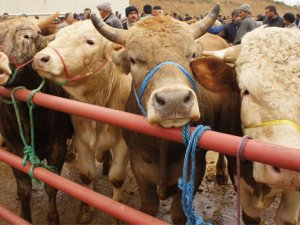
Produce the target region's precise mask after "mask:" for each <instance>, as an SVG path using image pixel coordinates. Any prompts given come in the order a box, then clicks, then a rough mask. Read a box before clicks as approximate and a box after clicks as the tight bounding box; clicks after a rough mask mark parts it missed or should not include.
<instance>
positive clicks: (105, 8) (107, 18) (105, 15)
mask: <svg viewBox="0 0 300 225" xmlns="http://www.w3.org/2000/svg"><path fill="white" fill-rule="evenodd" d="M97 9H98V10H99V12H100V16H101V18H102V19H103V21H104V22H105V23H106V24H107V25H109V26H111V27H114V28H119V29H123V26H122V23H121V21H120V20H119V18H118V17H116V15H115V14H113V13H112V9H111V5H110V3H109V2H104V3H101V4H99V5H98V6H97Z"/></svg>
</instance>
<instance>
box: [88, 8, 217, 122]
mask: <svg viewBox="0 0 300 225" xmlns="http://www.w3.org/2000/svg"><path fill="white" fill-rule="evenodd" d="M219 11H220V7H219V5H217V6H215V7H214V9H213V10H212V12H211V13H209V14H208V15H207V16H206V17H205V18H204V19H203V20H202V21H199V22H197V23H195V24H193V25H190V26H189V25H187V24H186V23H183V22H180V21H177V20H174V19H172V18H171V17H164V16H160V17H151V18H147V19H144V20H141V21H139V22H138V23H137V24H136V25H135V26H133V27H132V28H130V29H129V30H119V29H115V28H112V27H109V26H107V25H106V24H105V23H104V22H103V21H102V20H99V19H98V18H97V17H96V15H92V17H91V19H92V22H93V24H94V26H95V27H96V29H97V30H98V31H99V32H100V33H101V34H102V35H103V36H105V37H106V38H107V39H109V40H111V41H113V42H115V43H118V44H121V45H123V46H124V47H125V49H124V50H122V51H119V52H117V53H115V54H113V59H114V62H115V63H116V64H118V65H120V66H121V67H122V68H123V70H124V71H125V72H127V73H129V72H131V74H132V78H133V87H134V90H135V91H136V92H137V95H139V94H138V93H139V92H140V89H141V86H142V83H143V81H144V79H145V78H146V77H147V75H149V73H150V72H151V71H152V70H153V69H154V68H155V67H156V66H160V65H161V63H163V62H166V61H168V62H170V61H171V62H174V64H172V63H170V64H168V63H167V64H165V65H163V66H161V67H160V68H159V69H158V70H157V71H156V72H155V74H154V75H153V76H152V78H151V79H149V82H148V83H147V85H146V87H145V89H144V92H143V94H142V96H140V105H141V106H142V108H143V109H144V111H145V114H146V115H147V119H148V121H149V122H150V123H151V124H155V123H158V124H160V125H162V126H164V127H181V126H183V125H185V124H186V123H188V122H189V121H196V120H198V119H199V118H200V112H199V106H198V101H197V95H196V90H195V89H196V88H194V87H193V85H194V84H193V82H191V79H190V78H189V76H187V75H186V74H187V73H185V72H183V70H182V69H180V67H179V66H178V65H180V66H182V67H183V68H184V69H185V70H186V71H187V72H188V73H189V74H192V73H191V68H190V62H191V60H192V59H194V58H196V57H198V55H199V45H197V44H196V43H195V41H194V39H197V38H198V37H200V36H201V35H203V34H204V33H206V32H207V31H208V29H209V28H210V26H211V25H212V24H213V23H214V21H215V20H216V18H217V16H218V13H219ZM175 64H177V65H175ZM191 77H192V79H193V75H191ZM195 86H196V85H195Z"/></svg>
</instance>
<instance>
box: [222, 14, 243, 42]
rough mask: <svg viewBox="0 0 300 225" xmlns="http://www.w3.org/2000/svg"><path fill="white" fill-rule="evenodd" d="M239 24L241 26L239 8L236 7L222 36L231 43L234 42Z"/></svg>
mask: <svg viewBox="0 0 300 225" xmlns="http://www.w3.org/2000/svg"><path fill="white" fill-rule="evenodd" d="M239 26H240V17H239V10H238V9H235V10H233V11H232V12H231V22H230V23H228V24H226V25H225V27H224V29H223V30H222V32H221V34H220V36H221V37H222V38H224V39H225V40H226V41H227V42H229V43H230V44H233V42H234V39H235V37H236V34H237V31H238V29H239Z"/></svg>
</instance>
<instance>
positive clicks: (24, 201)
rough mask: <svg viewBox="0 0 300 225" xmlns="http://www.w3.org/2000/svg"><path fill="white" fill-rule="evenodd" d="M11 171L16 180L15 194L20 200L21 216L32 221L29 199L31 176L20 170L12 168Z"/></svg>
mask: <svg viewBox="0 0 300 225" xmlns="http://www.w3.org/2000/svg"><path fill="white" fill-rule="evenodd" d="M12 170H13V173H14V175H15V177H16V181H17V194H18V197H19V199H20V201H21V217H22V218H24V219H25V220H27V221H28V222H30V223H32V219H31V208H30V199H31V190H32V183H31V178H30V177H29V176H28V175H27V174H25V173H22V172H21V171H19V170H17V169H14V168H12Z"/></svg>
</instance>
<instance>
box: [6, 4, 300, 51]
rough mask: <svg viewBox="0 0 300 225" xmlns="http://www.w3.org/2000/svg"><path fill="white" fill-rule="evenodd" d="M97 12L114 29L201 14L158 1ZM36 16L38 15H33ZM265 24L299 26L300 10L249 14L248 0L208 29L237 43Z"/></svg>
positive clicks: (60, 23) (61, 23) (190, 19)
mask: <svg viewBox="0 0 300 225" xmlns="http://www.w3.org/2000/svg"><path fill="white" fill-rule="evenodd" d="M97 9H98V11H99V16H100V17H101V18H102V19H103V20H104V22H105V23H106V24H108V25H110V26H112V27H115V28H118V29H130V28H131V27H132V26H133V24H134V23H136V22H137V21H138V20H142V19H145V18H148V17H151V16H160V15H169V16H172V17H173V18H175V19H178V20H180V21H186V22H187V23H189V24H190V23H194V22H196V21H198V20H201V19H202V18H203V17H204V16H205V15H200V16H191V15H189V14H185V15H184V16H181V15H178V14H177V13H176V12H173V13H165V12H164V11H163V9H162V7H161V6H160V5H156V6H153V7H152V6H151V5H149V4H146V5H144V7H143V11H142V12H139V10H138V8H137V7H135V6H132V5H131V6H128V7H127V8H126V9H125V17H122V14H121V13H120V12H118V11H116V12H115V13H113V9H112V7H111V4H110V3H109V2H102V3H101V4H99V5H97ZM91 13H92V11H91V9H90V8H85V9H84V10H83V13H79V14H77V13H71V12H68V13H66V14H65V16H63V17H58V18H57V19H56V20H55V21H54V24H56V25H57V26H56V30H55V31H56V32H57V31H58V30H59V29H61V28H63V27H65V26H68V25H70V24H72V23H74V22H76V21H80V20H86V19H89V18H90V15H91ZM21 16H26V15H25V14H23V15H21ZM8 18H9V14H8V13H4V14H3V15H2V16H1V18H0V21H3V20H6V19H8ZM36 19H38V16H36ZM261 25H267V26H269V27H286V28H298V29H300V13H298V14H296V15H295V14H294V13H291V12H287V13H285V14H284V15H283V16H282V17H281V16H279V14H278V12H277V10H276V7H275V6H274V5H268V6H266V7H265V14H259V15H257V16H256V17H255V16H253V11H252V8H251V6H250V5H249V4H242V5H241V6H240V7H239V8H238V9H233V10H232V12H231V15H230V16H222V15H219V17H218V20H217V21H216V23H215V25H214V26H213V27H212V28H211V29H210V31H209V32H210V33H212V34H217V35H220V36H221V37H223V38H224V39H225V40H226V41H227V42H228V43H230V44H233V45H235V44H239V43H240V42H241V38H242V37H243V36H244V35H245V34H246V33H247V32H249V31H251V30H253V29H255V28H257V27H259V26H261Z"/></svg>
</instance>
